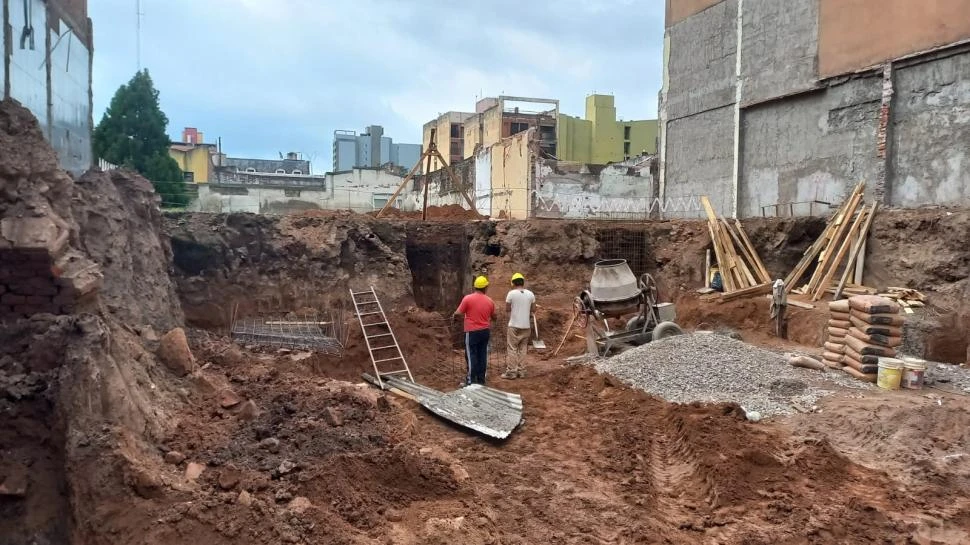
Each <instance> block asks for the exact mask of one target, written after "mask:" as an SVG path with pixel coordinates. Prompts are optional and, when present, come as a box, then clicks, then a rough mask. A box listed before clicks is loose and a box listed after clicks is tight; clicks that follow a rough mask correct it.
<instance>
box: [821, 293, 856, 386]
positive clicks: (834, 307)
mask: <svg viewBox="0 0 970 545" xmlns="http://www.w3.org/2000/svg"><path fill="white" fill-rule="evenodd" d="M829 314H830V316H829V323H828V330H827V331H828V335H827V337H826V340H825V352H823V353H822V363H824V364H825V365H826V366H828V367H831V368H832V369H842V368H843V367H845V363H844V359H845V336H846V335H848V334H849V328H850V327H852V322H851V321H850V319H849V318H850V314H849V302H848V301H847V300H842V301H832V302H831V303H829Z"/></svg>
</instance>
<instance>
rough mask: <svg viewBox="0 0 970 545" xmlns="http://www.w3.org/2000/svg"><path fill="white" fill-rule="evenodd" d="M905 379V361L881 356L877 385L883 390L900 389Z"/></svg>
mask: <svg viewBox="0 0 970 545" xmlns="http://www.w3.org/2000/svg"><path fill="white" fill-rule="evenodd" d="M902 380H903V362H902V361H900V360H897V359H895V358H879V374H878V375H876V386H879V387H880V388H882V389H883V390H898V389H899V385H900V383H901V382H902Z"/></svg>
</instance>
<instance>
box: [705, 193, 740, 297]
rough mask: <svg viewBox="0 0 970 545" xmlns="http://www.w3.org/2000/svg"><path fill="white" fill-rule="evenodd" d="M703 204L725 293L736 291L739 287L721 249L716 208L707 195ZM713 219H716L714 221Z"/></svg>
mask: <svg viewBox="0 0 970 545" xmlns="http://www.w3.org/2000/svg"><path fill="white" fill-rule="evenodd" d="M701 204H702V205H704V211H705V212H706V213H707V230H708V232H709V233H710V235H711V244H713V245H714V255H715V257H716V258H717V266H718V268H719V269H720V270H721V283H722V284H723V285H724V291H725V292H731V291H734V290H735V289H737V287H736V286H735V285H734V278H733V277H732V276H731V269H730V264H729V263H728V262H727V256H725V255H724V249H723V248H721V239H720V237H719V236H718V234H717V230H716V229H715V228H716V226H717V216H716V215H715V214H714V207H712V206H711V201H710V199H708V198H707V196H706V195H703V196H701ZM711 218H714V221H712V220H711Z"/></svg>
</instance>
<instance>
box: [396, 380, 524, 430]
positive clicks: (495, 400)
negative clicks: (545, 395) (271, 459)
mask: <svg viewBox="0 0 970 545" xmlns="http://www.w3.org/2000/svg"><path fill="white" fill-rule="evenodd" d="M384 383H385V384H387V385H388V386H390V387H392V388H396V389H398V390H401V391H402V392H405V393H407V394H409V395H411V396H414V397H415V399H416V400H417V402H418V403H420V404H421V406H422V407H424V408H426V409H428V410H429V411H431V412H433V413H435V414H437V415H438V416H440V417H442V418H444V419H446V420H449V421H451V422H454V423H455V424H458V425H460V426H464V427H466V428H469V429H472V430H475V431H477V432H479V433H481V434H484V435H487V436H489V437H495V438H497V439H505V438H506V437H508V436H509V435H510V434H511V433H512V432H513V431H514V430H515V428H516V427H518V425H519V424H521V423H522V396H520V395H518V394H513V393H509V392H503V391H501V390H496V389H494V388H489V387H487V386H482V385H480V384H472V385H469V386H465V387H464V388H461V389H459V390H455V391H453V392H447V393H445V392H439V391H437V390H434V389H432V388H428V387H427V386H422V385H420V384H415V383H413V382H408V381H406V380H401V379H399V378H387V379H384Z"/></svg>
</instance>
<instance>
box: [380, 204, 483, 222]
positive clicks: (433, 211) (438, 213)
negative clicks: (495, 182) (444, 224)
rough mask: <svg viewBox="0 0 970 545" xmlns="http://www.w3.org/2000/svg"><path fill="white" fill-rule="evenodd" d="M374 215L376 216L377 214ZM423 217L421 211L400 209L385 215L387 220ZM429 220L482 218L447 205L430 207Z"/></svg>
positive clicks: (453, 205)
mask: <svg viewBox="0 0 970 545" xmlns="http://www.w3.org/2000/svg"><path fill="white" fill-rule="evenodd" d="M372 215H374V216H376V215H377V212H374V213H373V214H372ZM422 216H423V213H422V211H421V210H415V211H404V210H400V209H398V208H392V209H390V210H388V211H387V212H385V213H384V217H385V218H402V219H416V220H419V219H421V218H422ZM428 219H429V220H450V221H455V220H477V219H482V218H481V216H479V215H478V214H476V213H475V212H472V211H471V210H468V209H467V208H465V207H463V206H462V205H460V204H446V205H444V206H429V207H428Z"/></svg>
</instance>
